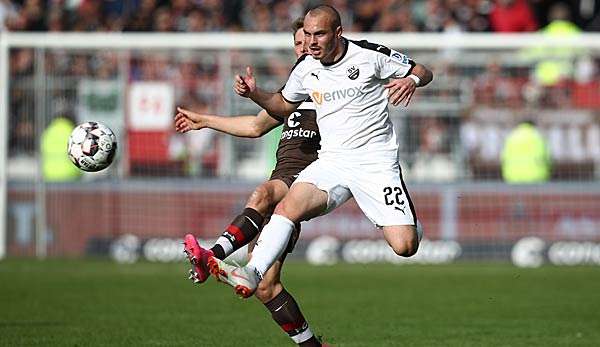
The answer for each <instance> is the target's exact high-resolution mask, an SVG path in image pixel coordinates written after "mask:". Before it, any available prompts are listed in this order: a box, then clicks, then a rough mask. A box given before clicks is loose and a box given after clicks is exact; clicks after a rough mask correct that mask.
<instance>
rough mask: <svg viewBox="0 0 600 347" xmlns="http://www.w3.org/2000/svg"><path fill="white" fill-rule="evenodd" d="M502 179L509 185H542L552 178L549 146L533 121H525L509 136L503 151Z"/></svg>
mask: <svg viewBox="0 0 600 347" xmlns="http://www.w3.org/2000/svg"><path fill="white" fill-rule="evenodd" d="M501 161H502V177H503V178H504V181H506V182H508V183H540V182H545V181H547V180H548V179H549V178H550V171H551V164H550V155H549V151H548V146H547V144H546V141H545V140H544V137H543V136H542V134H541V133H540V131H539V130H538V129H537V128H536V127H535V125H534V123H533V122H532V121H525V122H522V123H521V124H519V125H518V126H517V127H516V128H514V129H513V130H512V131H511V132H510V133H509V134H508V136H507V138H506V140H505V142H504V148H503V149H502V158H501Z"/></svg>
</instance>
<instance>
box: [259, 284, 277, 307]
mask: <svg viewBox="0 0 600 347" xmlns="http://www.w3.org/2000/svg"><path fill="white" fill-rule="evenodd" d="M278 285H280V284H279V282H270V281H266V280H262V281H260V283H258V287H256V292H255V293H254V296H256V298H257V299H258V300H260V301H261V302H262V303H266V302H269V301H271V300H273V298H275V296H276V295H277V288H278Z"/></svg>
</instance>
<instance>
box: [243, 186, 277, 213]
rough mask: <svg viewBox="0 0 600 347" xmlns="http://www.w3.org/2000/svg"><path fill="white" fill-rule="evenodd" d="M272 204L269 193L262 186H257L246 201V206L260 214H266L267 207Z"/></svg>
mask: <svg viewBox="0 0 600 347" xmlns="http://www.w3.org/2000/svg"><path fill="white" fill-rule="evenodd" d="M272 204H273V198H272V196H271V193H270V192H269V190H268V189H267V188H265V187H264V186H258V187H257V188H256V189H255V190H254V192H252V194H251V195H250V198H249V199H248V203H247V206H248V207H251V208H253V209H255V210H257V211H258V212H260V213H266V211H267V210H268V209H269V206H271V205H272Z"/></svg>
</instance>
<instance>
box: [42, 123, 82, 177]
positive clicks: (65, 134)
mask: <svg viewBox="0 0 600 347" xmlns="http://www.w3.org/2000/svg"><path fill="white" fill-rule="evenodd" d="M73 128H74V124H73V122H71V121H70V120H69V119H68V118H66V117H56V118H54V119H53V120H52V122H50V124H49V125H48V127H47V128H46V129H45V130H44V132H43V133H42V142H41V153H42V163H43V164H42V167H43V173H44V181H47V182H68V181H75V180H77V179H79V177H81V171H80V170H79V169H78V168H77V167H76V166H75V165H73V163H71V161H70V160H69V157H68V156H67V141H68V140H69V136H70V135H71V131H73Z"/></svg>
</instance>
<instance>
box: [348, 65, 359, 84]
mask: <svg viewBox="0 0 600 347" xmlns="http://www.w3.org/2000/svg"><path fill="white" fill-rule="evenodd" d="M359 74H360V70H359V69H358V68H357V67H356V65H352V66H350V67H349V68H348V78H349V79H351V80H355V79H357V78H358V75H359Z"/></svg>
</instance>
